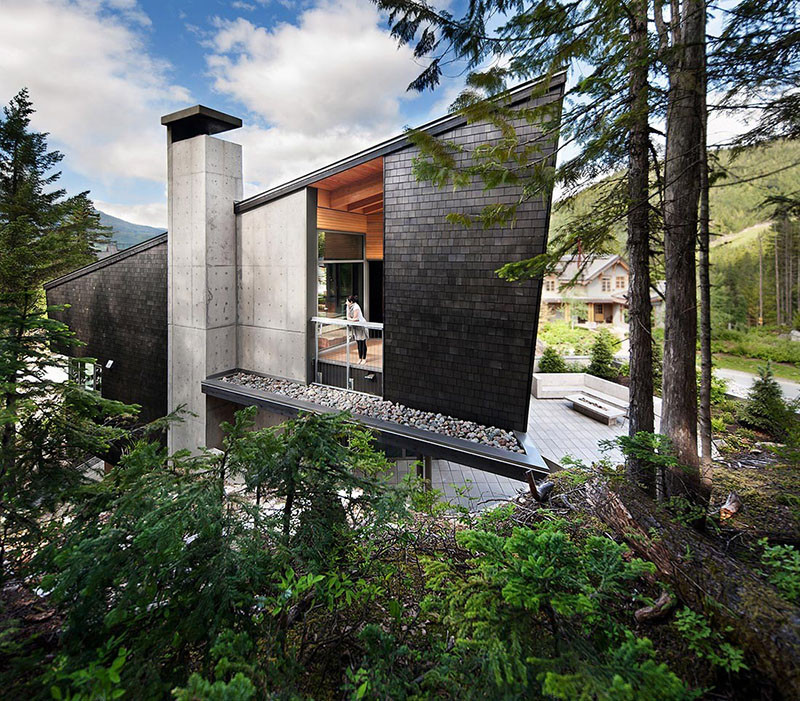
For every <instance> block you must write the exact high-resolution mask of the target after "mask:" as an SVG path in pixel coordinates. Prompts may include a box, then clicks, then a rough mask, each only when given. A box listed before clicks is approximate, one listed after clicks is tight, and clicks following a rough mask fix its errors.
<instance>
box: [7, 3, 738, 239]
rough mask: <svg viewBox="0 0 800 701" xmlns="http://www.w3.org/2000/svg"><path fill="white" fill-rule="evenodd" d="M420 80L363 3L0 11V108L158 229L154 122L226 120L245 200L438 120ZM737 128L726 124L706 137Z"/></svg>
mask: <svg viewBox="0 0 800 701" xmlns="http://www.w3.org/2000/svg"><path fill="white" fill-rule="evenodd" d="M449 2H450V0H441V1H440V3H439V4H440V5H441V4H447V3H449ZM715 22H716V23H717V24H718V19H712V25H713V24H714V23H715ZM421 69H422V67H421V66H420V65H418V63H416V62H415V61H414V59H413V57H412V55H411V50H410V49H409V48H407V47H404V48H398V47H397V44H396V42H395V41H394V40H393V39H392V38H391V37H390V36H389V34H388V31H387V27H386V22H385V18H382V17H380V16H379V14H378V13H377V11H376V10H375V8H374V6H373V5H372V3H371V2H370V1H369V0H0V102H1V103H3V104H6V103H7V102H8V101H9V99H10V98H11V97H12V96H13V95H14V94H15V93H16V92H17V91H19V90H20V89H21V88H22V87H24V86H26V87H28V89H29V90H30V93H31V97H32V99H33V102H34V105H35V107H36V109H37V110H38V111H37V114H36V115H35V118H34V127H35V128H37V129H38V130H41V131H47V132H49V133H50V135H51V136H50V143H51V145H52V146H54V147H56V148H58V149H59V150H61V151H62V152H63V153H64V154H65V159H64V161H63V163H62V166H63V172H64V177H63V180H62V183H63V185H64V186H65V187H67V189H68V190H69V191H70V192H76V191H81V190H90V191H91V196H92V198H93V199H94V200H95V202H96V204H97V206H98V208H99V209H102V210H103V211H105V212H108V213H109V214H113V215H115V216H119V217H122V218H123V219H128V220H129V221H133V222H136V223H140V224H150V225H152V226H165V225H166V194H165V189H164V188H165V186H164V179H165V168H166V152H165V138H166V137H165V130H164V128H163V127H161V126H160V123H159V120H160V117H161V116H162V115H164V114H167V113H169V112H173V111H175V110H177V109H181V108H183V107H187V106H189V105H192V104H197V103H201V104H204V105H207V106H209V107H214V108H216V109H219V110H222V111H224V112H228V113H230V114H233V115H236V116H237V117H241V118H242V119H243V121H244V127H243V128H242V129H239V130H236V131H232V132H229V133H228V134H226V135H225V136H224V138H230V139H232V140H235V141H237V142H239V143H241V144H243V146H244V147H245V148H244V176H245V195H246V196H248V195H252V194H255V193H257V192H260V191H262V190H264V189H266V188H267V187H270V186H271V185H275V184H278V183H280V182H283V181H286V180H289V179H291V178H293V177H296V176H299V175H303V174H304V173H307V172H309V171H310V170H313V169H314V168H316V167H319V166H322V165H325V164H327V163H330V162H332V161H334V160H336V159H338V158H340V157H343V156H346V155H349V154H351V153H354V152H356V151H358V150H360V149H362V148H365V147H367V146H370V145H372V144H375V143H378V142H380V141H382V140H384V139H386V138H389V137H391V136H394V135H395V134H397V133H399V132H400V131H402V129H403V127H405V126H416V125H419V124H421V123H424V122H425V121H428V120H429V119H433V118H435V117H438V116H440V115H441V114H443V113H445V112H446V110H447V107H448V106H449V104H450V103H451V102H452V100H453V99H454V98H455V97H456V95H457V94H458V91H459V89H460V86H461V84H462V78H461V77H460V76H458V75H456V74H454V75H452V76H450V77H446V78H445V80H443V82H442V85H441V86H440V87H439V88H438V89H437V90H436V91H435V92H434V93H426V94H423V95H419V94H417V93H408V92H407V91H406V87H407V85H408V83H409V82H410V81H411V80H412V79H413V78H414V77H416V76H417V75H418V74H419V72H420V71H421ZM454 73H455V71H454ZM741 128H742V127H741V124H740V122H738V120H737V118H736V117H735V116H733V115H730V113H726V114H725V115H724V116H719V117H714V118H713V119H712V123H711V124H710V128H709V132H710V136H711V137H712V142H716V143H721V142H724V141H726V140H727V139H728V138H730V136H731V135H732V134H733V133H736V132H737V131H739V130H741Z"/></svg>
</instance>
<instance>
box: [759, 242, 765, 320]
mask: <svg viewBox="0 0 800 701" xmlns="http://www.w3.org/2000/svg"><path fill="white" fill-rule="evenodd" d="M758 325H759V326H763V325H764V249H763V248H762V246H761V234H759V235H758Z"/></svg>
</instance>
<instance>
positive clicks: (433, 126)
mask: <svg viewBox="0 0 800 701" xmlns="http://www.w3.org/2000/svg"><path fill="white" fill-rule="evenodd" d="M566 80H567V73H566V71H562V72H560V73H557V74H556V75H554V76H553V78H552V79H551V80H550V85H549V87H548V91H549V92H558V91H560V90H562V88H563V86H564V84H565V83H566ZM541 82H542V79H541V78H534V79H533V80H529V81H527V82H525V83H522V84H521V85H518V86H517V87H515V88H512V89H511V90H508V91H507V92H505V93H503V94H502V95H498V96H497V99H508V98H510V104H511V105H512V106H513V105H517V104H520V103H522V102H525V101H526V100H527V99H528V98H530V96H531V94H532V93H533V91H534V89H535V88H536V86H537V85H539V84H540V83H541ZM466 123H467V119H466V117H464V116H463V115H460V114H450V115H445V116H444V117H440V118H439V119H435V120H433V121H432V122H428V123H427V124H423V125H422V126H420V127H417V130H418V131H426V132H428V133H429V134H431V135H433V136H439V135H441V134H444V133H446V132H448V131H452V130H453V129H456V128H457V127H460V126H463V125H464V124H466ZM409 143H410V142H409V139H408V135H407V134H401V135H399V136H395V137H394V138H392V139H388V140H387V141H383V142H381V143H379V144H377V145H376V146H373V147H372V148H368V149H365V150H364V151H359V152H358V153H356V154H353V155H352V156H348V157H347V158H343V159H341V160H339V161H336V162H335V163H332V164H331V165H329V166H325V167H323V168H319V169H318V170H315V171H313V172H311V173H308V174H307V175H303V176H301V177H299V178H295V179H294V180H291V181H289V182H288V183H284V184H282V185H278V186H276V187H274V188H272V189H270V190H266V191H265V192H262V193H260V194H258V195H253V197H248V198H247V199H246V200H242V201H241V202H236V203H235V204H234V212H235V213H236V214H241V213H242V212H247V211H248V210H250V209H255V208H256V207H260V206H261V205H264V204H267V203H268V202H272V201H273V200H277V199H279V198H280V197H284V196H285V195H289V194H291V193H292V192H296V191H297V190H300V189H302V188H304V187H308V186H309V185H313V184H314V183H315V182H317V181H318V180H322V179H323V178H327V177H330V176H331V175H336V174H337V173H341V172H343V171H345V170H349V169H350V168H354V167H355V166H358V165H361V164H362V163H366V162H367V161H371V160H373V159H375V158H378V157H379V156H385V155H387V154H389V153H394V152H395V151H399V150H401V149H403V148H405V147H406V146H408V145H409Z"/></svg>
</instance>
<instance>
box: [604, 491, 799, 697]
mask: <svg viewBox="0 0 800 701" xmlns="http://www.w3.org/2000/svg"><path fill="white" fill-rule="evenodd" d="M588 497H589V502H590V504H591V506H592V508H593V510H594V514H595V515H596V516H598V517H599V518H600V519H602V520H603V521H604V522H605V523H607V524H608V525H609V526H611V527H612V528H613V529H614V530H615V531H616V532H617V533H618V534H620V536H622V537H623V538H624V539H625V540H626V541H627V542H628V544H629V546H630V547H631V549H632V550H633V551H634V552H635V553H636V554H637V555H639V556H641V557H643V558H645V559H647V560H650V561H651V562H653V563H654V564H655V566H656V567H657V568H658V571H659V574H660V576H661V577H663V578H664V579H665V580H666V581H667V582H668V583H669V584H671V585H672V587H673V589H674V592H675V593H676V594H677V595H678V597H679V598H680V599H681V600H682V601H683V602H685V603H686V604H688V605H689V606H690V607H691V608H692V609H694V610H695V611H702V612H704V613H705V614H706V615H707V616H709V618H711V619H712V620H713V621H714V623H715V628H717V629H718V630H719V629H724V628H728V627H729V628H730V633H729V637H730V638H731V639H732V641H733V642H734V643H735V644H736V645H738V646H739V647H741V648H743V649H744V651H745V655H746V657H747V663H748V664H750V665H751V666H754V667H755V668H756V669H758V670H759V671H760V672H762V673H763V674H765V675H766V676H768V677H769V678H771V679H772V680H773V681H774V682H775V684H776V686H777V687H778V688H779V689H780V691H781V692H782V693H783V694H784V695H785V697H786V698H787V699H790V698H795V699H796V698H800V608H798V607H797V606H793V605H792V604H790V603H788V602H787V601H786V600H784V599H783V598H781V596H780V595H779V594H778V592H777V590H776V589H775V587H773V586H772V585H771V584H769V583H768V582H766V581H765V580H764V579H763V578H762V577H760V576H758V575H757V574H755V573H754V572H753V571H752V570H751V569H750V568H748V567H746V566H745V565H743V564H742V563H741V562H739V561H738V560H736V559H735V558H733V557H731V556H729V555H728V554H726V553H725V552H723V551H721V550H719V549H718V548H717V547H716V546H715V545H714V543H712V542H711V541H710V540H708V539H707V538H705V537H704V536H703V535H702V534H700V533H698V532H697V531H695V530H693V529H691V528H687V527H685V526H682V525H680V524H678V523H676V522H675V521H673V520H672V519H671V518H669V516H668V515H667V514H666V513H665V512H664V511H663V510H662V509H660V507H659V506H658V505H657V504H655V503H654V502H653V501H652V500H650V499H648V498H647V497H646V496H645V495H643V494H642V493H641V492H638V491H636V490H634V489H630V488H629V487H626V486H625V485H621V486H620V487H619V488H617V489H615V490H614V491H611V490H610V489H608V487H607V486H606V485H603V484H600V483H597V484H594V485H592V486H591V487H590V489H589V493H588Z"/></svg>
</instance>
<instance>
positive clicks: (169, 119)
mask: <svg viewBox="0 0 800 701" xmlns="http://www.w3.org/2000/svg"><path fill="white" fill-rule="evenodd" d="M161 124H163V125H164V126H165V127H167V129H169V134H170V139H171V141H172V142H173V143H174V142H176V141H182V140H183V139H191V138H192V137H193V136H199V135H200V134H220V133H222V132H223V131H230V130H231V129H238V128H239V127H240V126H242V120H241V119H239V118H238V117H233V116H232V115H230V114H225V113H224V112H219V111H218V110H212V109H211V108H210V107H205V106H203V105H194V106H193V107H187V108H186V109H183V110H178V111H177V112H173V113H172V114H166V115H164V116H163V117H162V118H161Z"/></svg>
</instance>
